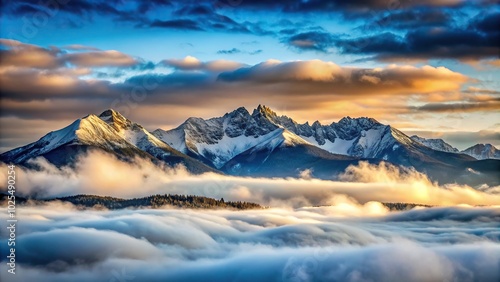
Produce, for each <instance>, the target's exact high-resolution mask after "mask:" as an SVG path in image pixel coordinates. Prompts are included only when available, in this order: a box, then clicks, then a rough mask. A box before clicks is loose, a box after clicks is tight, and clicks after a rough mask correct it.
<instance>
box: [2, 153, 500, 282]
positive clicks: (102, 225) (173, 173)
mask: <svg viewBox="0 0 500 282" xmlns="http://www.w3.org/2000/svg"><path fill="white" fill-rule="evenodd" d="M37 164H38V165H39V167H40V168H41V169H40V170H37V171H35V170H28V169H18V170H17V177H18V193H19V195H37V196H39V197H46V198H51V197H57V196H65V195H74V194H96V195H103V196H116V197H125V198H130V197H142V196H148V195H151V194H156V193H160V194H164V193H175V194H194V195H204V196H209V197H214V198H221V197H223V198H224V199H225V200H243V201H252V202H257V203H260V204H262V205H265V206H268V207H269V208H266V209H262V210H245V211H234V210H185V209H175V208H172V207H164V208H161V209H126V210H113V211H107V210H92V209H88V210H84V211H83V210H80V209H77V208H76V207H74V206H73V205H71V204H68V203H61V202H51V203H48V204H44V205H28V206H19V207H18V211H17V212H18V215H17V216H18V219H19V223H18V229H17V238H16V239H17V244H16V258H17V262H18V265H17V269H16V273H17V274H16V275H11V274H8V273H7V269H8V266H7V264H6V258H5V257H6V255H5V256H4V255H3V254H7V251H8V249H7V241H6V238H7V237H6V232H5V230H4V229H5V227H3V224H4V223H5V222H6V220H7V214H6V213H2V214H1V215H0V221H1V222H2V233H1V236H2V237H1V240H0V250H1V253H2V257H1V258H0V260H1V261H2V263H1V264H0V278H1V281H40V282H44V281H50V282H52V281H54V282H57V281H76V282H78V281H92V282H95V281H110V282H111V281H113V282H117V281H141V282H143V281H204V282H206V281H297V282H298V281H353V282H354V281H356V282H358V281H405V282H411V281H429V282H430V281H486V282H488V281H495V282H496V281H500V194H498V192H497V191H498V187H481V189H474V188H472V187H468V186H460V185H448V186H438V185H437V184H435V183H433V182H432V181H430V180H429V179H428V178H427V177H426V176H425V175H423V174H420V173H418V172H416V171H412V170H405V171H402V170H400V169H398V168H396V167H393V166H390V165H387V164H381V165H370V164H367V163H360V164H359V165H358V166H354V167H350V168H349V169H348V171H347V172H346V173H345V174H344V175H343V176H342V177H341V181H337V182H333V181H323V180H317V179H310V178H309V177H307V173H304V174H303V177H302V178H286V179H283V178H276V179H266V178H243V177H234V176H224V175H217V174H204V175H191V174H189V173H188V172H186V170H184V169H182V168H176V169H169V168H166V167H165V168H161V167H157V166H154V165H152V164H150V163H148V162H146V161H142V160H137V162H136V163H135V164H131V163H125V162H122V161H119V160H117V159H115V158H114V157H112V156H109V155H105V154H101V153H94V154H90V155H88V156H86V157H84V158H82V159H81V160H80V161H79V162H78V165H77V166H76V167H75V168H56V167H54V166H52V165H50V164H48V163H46V162H45V161H43V160H37ZM1 171H2V173H4V172H5V171H7V170H6V169H2V170H1ZM4 180H5V181H4ZM0 181H1V183H6V175H5V174H0ZM381 202H411V203H419V204H431V205H440V206H439V207H433V208H415V209H413V210H409V211H404V212H391V211H389V210H388V209H387V208H386V207H385V206H384V205H382V204H381ZM473 205H482V206H473Z"/></svg>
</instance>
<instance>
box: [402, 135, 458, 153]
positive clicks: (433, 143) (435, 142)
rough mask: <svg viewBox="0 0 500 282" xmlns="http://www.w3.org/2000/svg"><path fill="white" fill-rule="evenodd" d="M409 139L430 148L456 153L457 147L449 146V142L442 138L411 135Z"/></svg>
mask: <svg viewBox="0 0 500 282" xmlns="http://www.w3.org/2000/svg"><path fill="white" fill-rule="evenodd" d="M411 139H413V140H414V141H416V142H418V143H420V144H422V145H424V146H427V147H429V148H431V149H434V150H437V151H443V152H449V153H458V152H459V151H458V149H457V148H455V147H453V146H451V145H450V144H448V143H446V142H445V141H444V140H443V139H427V138H423V137H420V136H417V135H413V136H411Z"/></svg>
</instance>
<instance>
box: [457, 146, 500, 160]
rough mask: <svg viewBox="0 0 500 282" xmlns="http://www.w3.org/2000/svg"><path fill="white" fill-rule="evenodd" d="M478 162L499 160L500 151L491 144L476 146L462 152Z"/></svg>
mask: <svg viewBox="0 0 500 282" xmlns="http://www.w3.org/2000/svg"><path fill="white" fill-rule="evenodd" d="M462 153H464V154H467V155H469V156H472V157H474V158H476V159H478V160H484V159H500V151H499V150H498V149H497V148H495V146H493V145H491V144H476V145H474V146H472V147H469V148H467V149H465V150H463V151H462Z"/></svg>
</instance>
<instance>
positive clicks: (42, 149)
mask: <svg viewBox="0 0 500 282" xmlns="http://www.w3.org/2000/svg"><path fill="white" fill-rule="evenodd" d="M69 145H87V146H95V147H99V148H102V149H107V150H113V149H115V148H117V147H118V148H125V147H128V146H130V144H129V143H128V142H127V141H125V140H124V139H123V138H122V137H121V136H120V135H118V134H117V133H116V131H115V130H114V129H113V128H112V127H110V126H109V125H108V124H107V123H105V122H104V121H103V120H101V119H100V118H99V117H97V116H95V115H88V116H86V117H84V118H81V119H78V120H76V121H74V122H73V123H72V124H70V125H69V126H67V127H65V128H63V129H60V130H56V131H52V132H50V133H48V134H47V135H45V136H43V137H42V138H40V140H38V141H36V142H34V143H31V144H28V145H26V146H23V147H20V148H17V149H14V150H11V151H9V152H6V153H4V154H2V159H6V160H9V161H10V162H13V163H22V162H24V161H26V160H28V159H31V158H34V157H37V156H41V155H44V154H46V153H48V152H51V151H53V150H55V149H57V148H59V147H61V146H69Z"/></svg>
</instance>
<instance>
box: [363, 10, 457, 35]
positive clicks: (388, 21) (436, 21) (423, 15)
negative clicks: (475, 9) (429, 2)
mask: <svg viewBox="0 0 500 282" xmlns="http://www.w3.org/2000/svg"><path fill="white" fill-rule="evenodd" d="M373 16H374V17H376V19H375V20H373V21H371V22H370V21H368V22H367V23H366V24H364V25H363V26H361V27H360V29H361V30H363V31H366V32H372V31H373V30H374V29H375V30H376V29H381V30H384V29H401V30H408V29H413V28H415V27H440V26H453V25H454V21H455V18H454V16H455V15H454V13H452V12H451V11H449V10H443V9H439V10H437V9H412V10H400V11H391V12H389V13H384V14H383V15H380V16H377V15H373Z"/></svg>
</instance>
